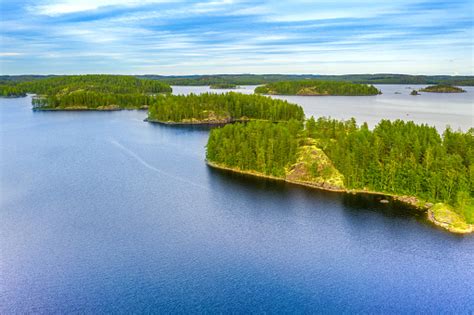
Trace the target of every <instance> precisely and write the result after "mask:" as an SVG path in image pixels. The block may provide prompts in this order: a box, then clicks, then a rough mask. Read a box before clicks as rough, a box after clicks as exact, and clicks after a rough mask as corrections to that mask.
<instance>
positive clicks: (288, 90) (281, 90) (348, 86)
mask: <svg viewBox="0 0 474 315" xmlns="http://www.w3.org/2000/svg"><path fill="white" fill-rule="evenodd" d="M255 93H258V94H267V95H307V96H326V95H336V96H366V95H378V94H381V93H382V92H380V90H378V89H377V88H375V87H374V86H373V85H367V84H356V83H349V82H334V81H321V80H303V81H285V82H275V83H269V84H266V85H263V86H258V87H257V88H255Z"/></svg>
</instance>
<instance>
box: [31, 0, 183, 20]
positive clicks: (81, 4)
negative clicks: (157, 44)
mask: <svg viewBox="0 0 474 315" xmlns="http://www.w3.org/2000/svg"><path fill="white" fill-rule="evenodd" d="M165 2H176V1H172V0H161V1H160V0H100V1H98V0H60V1H57V2H55V3H51V1H48V2H46V3H44V4H39V5H33V6H30V7H29V11H30V12H31V13H33V14H40V15H48V16H59V15H64V14H70V13H79V12H85V11H92V10H97V9H99V8H102V7H109V6H136V5H144V4H151V3H165Z"/></svg>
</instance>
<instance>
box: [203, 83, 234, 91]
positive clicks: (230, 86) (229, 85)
mask: <svg viewBox="0 0 474 315" xmlns="http://www.w3.org/2000/svg"><path fill="white" fill-rule="evenodd" d="M209 88H210V89H214V90H218V89H224V90H225V89H236V88H238V86H237V85H236V84H233V83H216V84H211V85H210V86H209Z"/></svg>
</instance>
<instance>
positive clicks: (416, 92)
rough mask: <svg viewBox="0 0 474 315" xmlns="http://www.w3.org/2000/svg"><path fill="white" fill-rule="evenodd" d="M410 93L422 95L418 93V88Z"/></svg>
mask: <svg viewBox="0 0 474 315" xmlns="http://www.w3.org/2000/svg"><path fill="white" fill-rule="evenodd" d="M410 95H415V96H416V95H420V93H418V91H417V90H413V91H411V92H410Z"/></svg>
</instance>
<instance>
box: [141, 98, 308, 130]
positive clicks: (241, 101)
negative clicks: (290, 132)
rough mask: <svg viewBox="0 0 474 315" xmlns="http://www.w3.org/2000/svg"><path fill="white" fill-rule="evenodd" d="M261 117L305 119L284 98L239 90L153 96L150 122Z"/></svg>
mask: <svg viewBox="0 0 474 315" xmlns="http://www.w3.org/2000/svg"><path fill="white" fill-rule="evenodd" d="M246 119H263V120H271V121H285V120H289V119H297V120H303V119H304V112H303V109H302V108H301V107H300V106H298V105H295V104H291V103H288V102H287V101H283V100H275V99H271V98H269V97H265V96H261V95H245V94H240V93H233V92H230V93H225V94H214V93H205V94H200V95H196V94H190V95H167V96H164V97H158V98H155V99H154V102H153V103H152V104H150V106H149V110H148V120H149V121H159V122H175V123H191V122H195V123H199V122H203V123H204V122H207V123H211V122H223V123H224V122H231V121H235V120H246Z"/></svg>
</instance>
